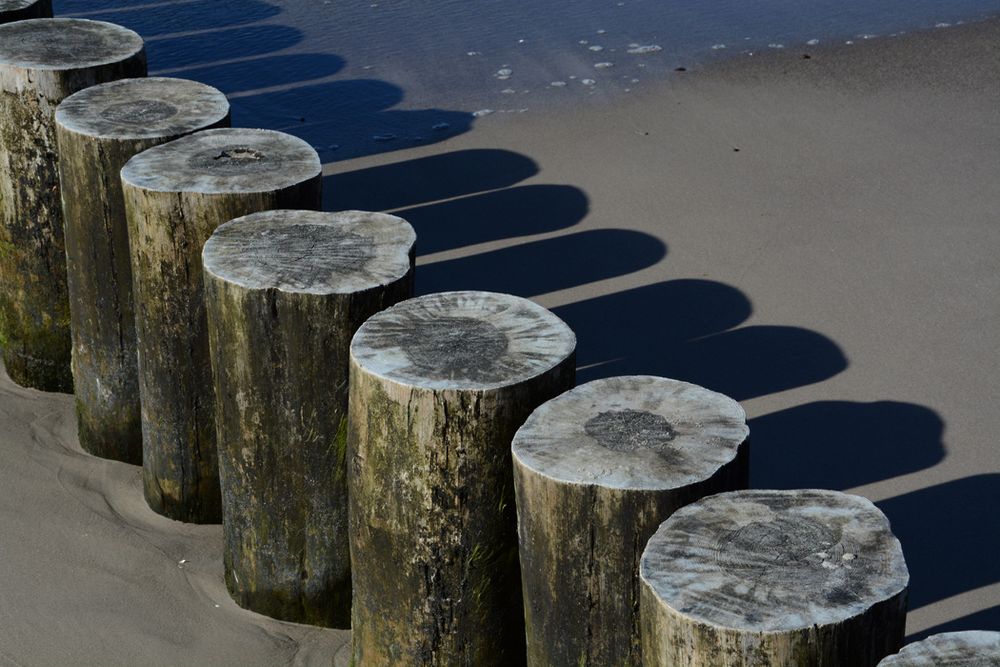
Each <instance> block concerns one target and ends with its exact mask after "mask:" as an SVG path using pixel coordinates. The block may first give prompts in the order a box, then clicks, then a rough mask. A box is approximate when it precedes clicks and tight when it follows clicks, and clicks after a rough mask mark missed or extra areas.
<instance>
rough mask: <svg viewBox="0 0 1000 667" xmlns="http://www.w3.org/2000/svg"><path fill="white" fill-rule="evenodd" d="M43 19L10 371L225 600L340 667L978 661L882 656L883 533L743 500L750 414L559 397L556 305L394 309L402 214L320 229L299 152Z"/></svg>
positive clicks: (8, 198)
mask: <svg viewBox="0 0 1000 667" xmlns="http://www.w3.org/2000/svg"><path fill="white" fill-rule="evenodd" d="M50 17H51V5H50V3H49V2H47V1H46V0H40V1H38V2H30V1H26V0H6V1H4V0H0V24H3V25H0V345H2V347H3V354H4V363H5V365H6V368H7V372H8V373H9V374H10V376H11V378H12V379H13V380H14V381H15V382H17V383H19V384H21V385H24V386H28V387H35V388H39V389H43V390H47V391H67V392H68V391H73V392H74V393H75V396H76V409H77V416H78V425H79V434H80V442H81V445H82V446H83V448H84V449H85V450H87V451H88V452H90V453H92V454H95V455H97V456H102V457H105V458H111V459H116V460H120V461H124V462H128V463H133V464H140V463H141V465H142V467H143V479H144V492H145V498H146V501H147V503H148V504H149V506H150V507H151V508H152V509H153V510H154V511H156V512H158V513H160V514H163V515H165V516H167V517H170V518H173V519H176V520H180V521H188V522H198V523H217V522H220V521H221V522H222V524H223V533H224V545H225V551H224V559H225V563H224V565H225V582H226V586H227V588H228V589H229V591H230V593H231V595H232V597H233V599H234V600H235V601H236V602H237V603H238V604H239V605H241V606H243V607H245V608H247V609H251V610H254V611H257V612H260V613H263V614H267V615H269V616H273V617H275V618H280V619H283V620H287V621H293V622H300V623H310V624H314V625H320V626H327V627H341V628H346V627H351V629H352V660H353V664H354V665H356V666H358V667H362V666H367V665H470V666H479V665H497V666H498V667H499V666H509V665H521V664H530V665H535V666H539V667H544V666H549V665H554V666H562V665H565V666H567V667H577V666H594V667H603V666H605V665H616V666H617V665H626V666H638V665H664V666H668V665H687V666H690V667H709V666H713V667H716V666H734V667H735V666H751V665H754V666H757V665H813V666H824V667H826V666H830V667H844V666H851V667H854V666H858V667H869V666H870V667H874V666H875V665H877V664H883V665H923V664H928V665H930V664H937V662H935V660H936V659H937V658H940V656H946V657H947V658H948V659H949V660H951V659H952V657H954V656H958V658H964V657H969V656H972V657H973V658H976V657H977V656H978V657H983V656H985V657H986V659H996V656H997V654H998V652H1000V649H998V642H997V639H996V636H993V635H990V634H989V633H962V634H960V635H942V636H940V637H935V638H930V639H928V640H926V641H925V642H921V643H920V644H917V645H914V646H912V647H908V648H907V649H905V650H903V651H902V652H901V653H899V654H898V655H895V656H894V655H893V654H895V653H896V652H897V651H899V650H900V648H901V647H902V643H903V629H904V625H905V619H906V601H907V591H908V586H909V574H908V572H907V568H906V564H905V562H904V560H903V555H902V550H901V547H900V544H899V542H898V541H897V540H896V538H895V537H894V536H893V535H892V532H891V530H890V527H889V524H888V521H887V520H886V518H885V517H884V516H883V515H882V513H881V512H880V511H879V510H878V509H876V508H875V507H874V506H873V505H872V504H871V503H870V502H868V501H867V500H865V499H863V498H859V497H857V496H851V495H847V494H843V493H838V492H833V491H825V490H817V489H802V490H795V491H768V490H747V488H746V487H747V485H748V475H749V447H750V440H749V436H750V433H749V429H748V427H747V425H746V415H745V413H744V411H743V409H742V407H740V405H739V404H737V403H736V402H735V401H733V400H732V399H730V398H728V397H726V396H723V395H721V394H718V393H716V392H713V391H710V390H708V389H705V388H703V387H699V386H696V385H692V384H689V383H686V382H681V381H678V380H673V379H668V378H660V377H653V376H629V377H613V378H607V379H603V380H597V381H595V382H590V383H588V384H585V385H582V386H579V387H575V386H574V385H575V359H576V337H575V335H574V333H573V332H572V331H571V330H570V328H569V327H568V326H567V325H566V324H565V323H564V322H562V321H561V320H560V319H559V318H558V317H556V316H555V315H554V314H552V313H551V312H549V311H547V310H545V309H544V308H542V307H540V306H538V305H536V304H534V303H532V302H531V301H528V300H525V299H522V298H519V297H515V296H511V295H506V294H496V293H488V292H471V291H455V292H444V293H436V294H430V295H426V296H422V297H419V298H413V293H414V292H413V286H414V277H415V270H414V256H415V255H414V245H415V242H416V235H415V233H414V231H413V229H412V227H411V226H410V225H409V224H408V223H407V222H406V221H405V220H402V219H400V218H398V217H394V216H391V215H386V214H383V213H377V212H368V211H339V212H321V211H320V210H319V209H320V186H321V165H320V160H319V157H318V156H317V155H316V152H315V151H314V150H313V149H312V148H311V147H310V146H309V145H307V144H306V143H304V142H302V141H301V140H299V139H297V138H295V137H292V136H290V135H287V134H282V133H280V132H274V131H269V130H261V129H247V128H230V127H229V125H230V121H229V118H230V116H229V104H228V102H227V100H226V98H225V96H224V95H222V93H220V92H219V91H217V90H215V89H213V88H211V87H209V86H206V85H204V84H201V83H198V82H194V81H186V80H181V79H167V78H146V77H145V74H146V59H145V51H144V47H143V42H142V39H141V38H140V37H139V35H137V34H135V33H134V32H132V31H129V30H126V29H124V28H122V27H120V26H115V25H112V24H108V23H102V22H97V21H85V20H79V19H57V18H50ZM804 437H806V436H805V435H804ZM958 658H955V659H958ZM948 664H952V663H951V662H949V663H948ZM955 664H960V663H955ZM961 664H965V663H961ZM969 664H974V663H969ZM975 664H977V663H975ZM989 664H992V663H989Z"/></svg>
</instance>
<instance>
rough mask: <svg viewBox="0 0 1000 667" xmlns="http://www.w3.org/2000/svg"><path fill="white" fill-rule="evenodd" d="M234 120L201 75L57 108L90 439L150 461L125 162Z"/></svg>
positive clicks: (83, 407) (79, 386)
mask: <svg viewBox="0 0 1000 667" xmlns="http://www.w3.org/2000/svg"><path fill="white" fill-rule="evenodd" d="M228 125H229V102H228V101H226V97H225V95H223V94H222V93H221V92H219V91H218V90H216V89H215V88H212V87H210V86H206V85H205V84H202V83H197V82H194V81H186V80H183V79H168V78H148V79H146V78H141V79H122V80H119V81H112V82H110V83H105V84H101V85H98V86H92V87H90V88H85V89H84V90H81V91H79V92H77V93H74V94H73V95H70V96H69V97H67V98H66V99H65V100H63V102H62V103H61V104H60V105H59V107H58V108H57V109H56V135H57V138H58V143H59V154H60V158H59V181H60V184H61V188H60V190H61V192H62V204H63V222H64V234H65V244H66V264H67V274H66V278H67V289H68V293H69V310H70V322H71V325H72V326H71V332H72V340H73V361H72V369H73V386H74V394H75V397H76V413H77V423H78V432H79V436H80V444H81V446H82V447H83V448H84V449H85V450H86V451H88V452H90V453H91V454H95V455H97V456H102V457H104V458H109V459H115V460H118V461H125V462H127V463H133V464H137V465H138V464H141V463H142V428H141V423H140V415H139V375H138V373H139V371H138V368H137V360H136V342H135V313H134V310H133V305H132V267H131V262H130V260H129V242H128V225H127V223H126V221H125V202H124V200H123V198H122V184H121V177H120V175H119V174H120V172H121V169H122V167H124V166H125V163H126V162H128V161H129V159H131V158H132V157H133V156H134V155H136V154H137V153H141V152H142V151H144V150H146V149H147V148H151V147H153V146H156V145H159V144H162V143H165V142H167V141H171V140H173V139H176V138H178V137H180V136H184V135H186V134H190V133H192V132H196V131H198V130H204V129H207V128H212V127H227V126H228Z"/></svg>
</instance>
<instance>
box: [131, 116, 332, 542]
mask: <svg viewBox="0 0 1000 667" xmlns="http://www.w3.org/2000/svg"><path fill="white" fill-rule="evenodd" d="M122 185H123V192H124V196H125V215H126V219H127V221H128V229H129V242H130V251H131V258H132V281H133V289H134V295H135V313H136V340H137V350H138V358H139V390H140V398H141V404H142V437H143V461H142V463H143V486H144V490H145V496H146V501H147V502H148V503H149V505H150V507H152V508H153V510H154V511H156V512H158V513H160V514H163V515H165V516H168V517H170V518H173V519H178V520H181V521H190V522H196V523H217V522H219V521H221V519H222V505H221V503H222V499H221V495H220V491H219V472H218V457H217V454H216V447H215V435H216V434H215V418H214V403H215V400H214V390H213V388H212V375H211V367H210V362H209V351H208V331H207V327H208V325H207V321H206V319H205V303H204V296H203V292H202V290H203V286H202V284H203V281H202V268H201V267H202V264H201V252H202V247H203V246H204V244H205V241H207V240H208V238H209V237H210V236H211V235H212V232H214V231H215V229H216V228H217V227H218V226H219V225H221V224H222V223H224V222H228V221H229V220H232V219H234V218H238V217H241V216H244V215H248V214H250V213H254V212H257V211H266V210H271V209H283V208H302V209H312V210H316V209H318V208H319V206H320V186H321V168H320V162H319V156H318V155H316V151H314V150H313V149H312V148H311V147H310V146H309V145H308V144H307V143H305V142H304V141H302V140H301V139H297V138H295V137H292V136H290V135H288V134H284V133H281V132H273V131H270V130H248V129H231V130H230V129H217V130H205V131H203V132H198V133H196V134H192V135H189V136H187V137H183V138H181V139H177V140H175V141H172V142H170V143H167V144H163V145H160V146H155V147H153V148H150V149H148V150H146V151H144V152H142V153H139V154H138V155H136V156H135V157H133V158H132V159H131V160H129V161H128V163H127V164H126V165H125V167H124V168H123V169H122Z"/></svg>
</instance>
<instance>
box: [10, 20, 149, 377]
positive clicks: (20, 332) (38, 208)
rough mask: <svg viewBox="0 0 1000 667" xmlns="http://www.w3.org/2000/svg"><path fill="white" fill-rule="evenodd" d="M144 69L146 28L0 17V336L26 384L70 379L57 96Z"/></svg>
mask: <svg viewBox="0 0 1000 667" xmlns="http://www.w3.org/2000/svg"><path fill="white" fill-rule="evenodd" d="M145 74H146V54H145V51H144V50H143V43H142V38H140V37H139V35H137V34H135V33H134V32H132V31H131V30H126V29H125V28H122V27H121V26H116V25H112V24H110V23H102V22H99V21H86V20H83V19H31V20H26V21H16V22H14V23H7V24H5V25H0V346H2V347H3V355H4V363H5V365H6V367H7V373H8V374H9V375H10V377H11V379H12V380H14V382H17V383H18V384H20V385H23V386H26V387H34V388H36V389H43V390H46V391H63V392H69V391H72V388H73V378H72V373H71V371H70V354H71V348H72V344H71V340H70V315H69V298H68V297H67V288H66V251H65V248H64V245H63V218H62V202H61V200H60V195H59V160H58V155H59V152H58V150H57V148H56V123H55V111H56V106H57V105H58V104H59V103H60V102H61V101H62V100H63V99H64V98H66V97H68V96H69V95H71V94H73V93H75V92H76V91H78V90H81V89H83V88H87V87H88V86H93V85H95V84H98V83H105V82H107V81H113V80H115V79H123V78H129V77H137V76H145Z"/></svg>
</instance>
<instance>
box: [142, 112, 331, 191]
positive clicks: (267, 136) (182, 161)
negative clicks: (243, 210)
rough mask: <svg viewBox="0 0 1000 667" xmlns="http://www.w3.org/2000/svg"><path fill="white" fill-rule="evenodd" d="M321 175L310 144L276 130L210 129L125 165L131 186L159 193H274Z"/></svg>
mask: <svg viewBox="0 0 1000 667" xmlns="http://www.w3.org/2000/svg"><path fill="white" fill-rule="evenodd" d="M320 173H321V166H320V161H319V156H318V155H317V154H316V151H315V150H313V148H312V147H311V146H310V145H309V144H307V143H306V142H304V141H302V140H301V139H298V138H297V137H293V136H291V135H290V134H285V133H283V132H275V131H273V130H250V129H242V128H241V129H219V130H206V131H204V132H199V133H197V134H193V135H190V136H187V137H184V138H182V139H178V140H176V141H172V142H170V143H168V144H163V145H162V146H157V147H155V148H151V149H149V150H147V151H144V152H142V153H140V154H139V155H137V156H135V157H134V158H132V159H131V160H129V162H128V164H126V165H125V168H124V169H122V181H123V182H124V183H126V184H127V185H131V186H133V187H136V188H142V189H145V190H152V191H157V192H191V193H201V194H234V193H253V192H273V191H276V190H281V189H283V188H288V187H292V186H294V185H296V184H299V183H303V182H305V181H308V180H310V179H313V178H317V177H318V176H319V175H320Z"/></svg>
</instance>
